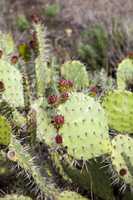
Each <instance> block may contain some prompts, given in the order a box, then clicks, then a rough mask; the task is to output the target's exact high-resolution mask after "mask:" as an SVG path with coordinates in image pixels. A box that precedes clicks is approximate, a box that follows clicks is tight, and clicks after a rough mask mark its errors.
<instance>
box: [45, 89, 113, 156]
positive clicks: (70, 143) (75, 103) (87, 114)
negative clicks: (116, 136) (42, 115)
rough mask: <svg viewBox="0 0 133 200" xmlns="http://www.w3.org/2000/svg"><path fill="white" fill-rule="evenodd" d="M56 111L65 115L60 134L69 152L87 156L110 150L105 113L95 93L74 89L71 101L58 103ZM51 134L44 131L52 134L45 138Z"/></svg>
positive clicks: (60, 114)
mask: <svg viewBox="0 0 133 200" xmlns="http://www.w3.org/2000/svg"><path fill="white" fill-rule="evenodd" d="M57 113H58V115H57V116H61V117H62V118H63V119H64V120H63V122H64V124H62V126H61V127H60V134H61V136H62V140H63V146H64V147H67V150H68V154H69V155H71V156H73V157H74V158H75V159H79V160H80V159H85V160H88V159H91V158H93V157H97V156H100V155H103V154H106V153H109V152H110V150H111V146H110V139H109V135H108V125H107V121H106V117H105V114H104V111H103V109H102V108H101V106H100V104H99V103H98V102H96V101H95V100H94V99H93V98H92V97H89V96H86V95H84V94H82V93H76V92H74V93H71V94H70V97H69V99H68V101H66V102H65V103H64V104H61V105H60V106H59V107H58V109H57ZM62 118H61V122H62ZM59 121H60V120H59ZM50 135H53V133H49V134H46V135H45V137H46V138H47V137H48V138H49V140H48V139H46V141H50V137H51V136H50ZM55 137H57V136H56V135H55ZM52 142H53V140H52V139H51V141H50V143H51V144H52ZM95 147H96V148H95Z"/></svg>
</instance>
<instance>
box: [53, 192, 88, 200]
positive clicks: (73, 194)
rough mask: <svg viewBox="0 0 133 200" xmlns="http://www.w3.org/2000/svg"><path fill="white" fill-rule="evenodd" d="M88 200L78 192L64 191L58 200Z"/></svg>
mask: <svg viewBox="0 0 133 200" xmlns="http://www.w3.org/2000/svg"><path fill="white" fill-rule="evenodd" d="M68 199H71V200H77V199H79V200H87V198H85V197H82V196H81V195H80V194H78V193H76V192H71V191H64V192H61V193H60V195H59V197H58V198H57V199H56V200H68ZM88 200H89V199H88Z"/></svg>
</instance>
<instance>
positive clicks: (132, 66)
mask: <svg viewBox="0 0 133 200" xmlns="http://www.w3.org/2000/svg"><path fill="white" fill-rule="evenodd" d="M130 84H133V60H132V59H130V58H126V59H124V60H123V61H122V62H121V63H120V64H119V65H118V70H117V87H118V89H120V90H125V89H127V88H128V85H130Z"/></svg>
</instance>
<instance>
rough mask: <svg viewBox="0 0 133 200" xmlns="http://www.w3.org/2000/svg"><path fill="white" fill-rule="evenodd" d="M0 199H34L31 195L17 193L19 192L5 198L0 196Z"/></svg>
mask: <svg viewBox="0 0 133 200" xmlns="http://www.w3.org/2000/svg"><path fill="white" fill-rule="evenodd" d="M0 200H32V199H31V198H30V197H27V196H23V195H17V194H10V195H6V196H5V197H4V198H0Z"/></svg>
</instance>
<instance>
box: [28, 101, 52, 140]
mask: <svg viewBox="0 0 133 200" xmlns="http://www.w3.org/2000/svg"><path fill="white" fill-rule="evenodd" d="M47 105H48V103H47V100H46V99H45V98H39V99H38V100H36V101H35V103H34V104H33V105H32V108H33V109H34V110H35V111H36V123H37V124H36V125H37V132H36V136H37V139H38V140H39V141H41V142H42V141H46V143H47V144H50V143H51V140H53V138H54V135H55V129H54V127H53V126H52V124H51V119H50V118H48V114H47V112H46V107H47Z"/></svg>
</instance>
